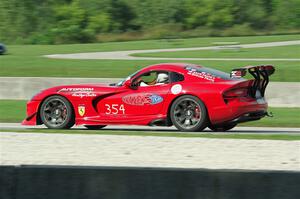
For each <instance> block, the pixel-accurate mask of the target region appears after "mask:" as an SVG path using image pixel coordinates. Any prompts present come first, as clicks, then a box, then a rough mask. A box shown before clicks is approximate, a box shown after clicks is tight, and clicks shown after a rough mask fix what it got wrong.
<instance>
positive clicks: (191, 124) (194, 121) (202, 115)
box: [170, 95, 207, 131]
mask: <svg viewBox="0 0 300 199" xmlns="http://www.w3.org/2000/svg"><path fill="white" fill-rule="evenodd" d="M170 117H171V121H172V123H173V124H174V125H175V126H176V128H177V129H179V130H180V131H202V130H203V129H205V128H206V127H207V111H206V107H205V105H204V103H203V102H202V101H201V100H200V99H199V98H197V97H195V96H192V95H184V96H181V97H179V98H177V99H176V100H175V101H174V103H173V104H172V106H171V110H170Z"/></svg>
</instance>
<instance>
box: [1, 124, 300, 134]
mask: <svg viewBox="0 0 300 199" xmlns="http://www.w3.org/2000/svg"><path fill="white" fill-rule="evenodd" d="M6 129H9V130H13V129H16V130H17V129H19V130H20V129H23V130H25V129H27V130H30V129H46V127H45V126H44V125H39V126H23V125H21V124H20V123H0V131H5V130H6ZM72 129H77V130H85V129H86V128H85V127H84V126H75V127H73V128H72ZM102 130H103V131H108V130H116V131H144V132H172V133H176V132H178V133H183V132H180V131H178V130H177V129H176V128H175V127H174V126H172V127H157V126H136V125H109V126H106V127H105V128H103V129H102ZM184 133H187V132H184ZM196 133H199V132H196ZM202 133H212V131H210V130H209V129H205V130H204V131H203V132H202ZM218 133H222V132H218ZM223 133H226V134H228V133H234V134H243V133H247V134H249V133H253V134H287V133H288V134H300V128H281V127H235V128H233V129H232V130H230V131H227V132H223ZM190 134H193V133H190Z"/></svg>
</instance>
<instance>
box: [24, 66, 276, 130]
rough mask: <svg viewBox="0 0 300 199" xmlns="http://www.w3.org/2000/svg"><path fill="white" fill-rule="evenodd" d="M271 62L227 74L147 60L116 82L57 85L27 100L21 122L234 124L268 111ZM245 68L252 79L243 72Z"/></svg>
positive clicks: (195, 127) (191, 127) (93, 125)
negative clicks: (153, 62)
mask: <svg viewBox="0 0 300 199" xmlns="http://www.w3.org/2000/svg"><path fill="white" fill-rule="evenodd" d="M274 71H275V69H274V67H273V66H271V65H266V66H246V67H242V68H238V69H234V70H232V71H231V73H230V74H227V73H224V72H221V71H218V70H214V69H211V68H206V67H202V66H198V65H194V64H183V63H163V64H157V65H152V66H148V67H146V68H144V69H142V70H139V71H137V72H136V73H134V74H132V75H130V76H129V77H127V78H126V79H124V80H123V81H121V82H119V83H117V84H83V85H69V86H57V87H53V88H49V89H46V90H44V91H42V92H40V93H38V94H37V95H35V96H34V97H33V98H32V99H31V100H30V101H29V102H28V103H27V118H26V119H25V120H24V121H23V123H22V124H23V125H40V124H45V125H46V126H47V127H48V128H53V129H64V128H70V127H72V126H73V125H74V124H76V125H84V126H85V127H87V128H88V129H100V128H103V127H105V126H106V125H116V124H127V125H158V126H172V125H174V126H176V127H177V128H178V129H179V130H181V131H202V130H203V129H205V128H206V127H209V128H210V129H212V130H214V131H226V130H229V129H232V128H233V127H235V126H236V125H237V124H238V123H240V122H246V121H251V120H258V119H261V118H262V117H264V116H266V115H267V107H268V104H267V102H266V101H265V99H264V94H265V89H266V87H267V84H268V82H269V76H270V75H271V74H273V73H274ZM247 72H249V73H250V74H251V75H252V76H253V77H254V79H251V80H247V79H244V78H243V76H245V75H246V73H247Z"/></svg>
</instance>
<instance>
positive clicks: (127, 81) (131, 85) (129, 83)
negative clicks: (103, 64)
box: [124, 79, 138, 90]
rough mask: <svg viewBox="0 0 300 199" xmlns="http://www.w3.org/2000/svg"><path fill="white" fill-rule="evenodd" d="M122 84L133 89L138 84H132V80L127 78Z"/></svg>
mask: <svg viewBox="0 0 300 199" xmlns="http://www.w3.org/2000/svg"><path fill="white" fill-rule="evenodd" d="M124 85H125V86H126V87H127V88H130V89H133V90H136V89H137V87H138V85H134V84H133V83H132V80H131V79H128V80H126V81H125V83H124Z"/></svg>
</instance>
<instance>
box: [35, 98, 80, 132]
mask: <svg viewBox="0 0 300 199" xmlns="http://www.w3.org/2000/svg"><path fill="white" fill-rule="evenodd" d="M40 117H41V120H42V122H43V123H44V124H45V125H46V126H47V127H48V128H51V129H68V128H71V127H72V126H73V125H74V123H75V122H74V121H75V120H74V111H73V108H72V106H71V104H70V102H69V101H68V100H67V99H66V98H64V97H62V96H58V95H54V96H50V97H48V98H47V99H46V100H45V101H44V102H43V103H42V105H41V108H40Z"/></svg>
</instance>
